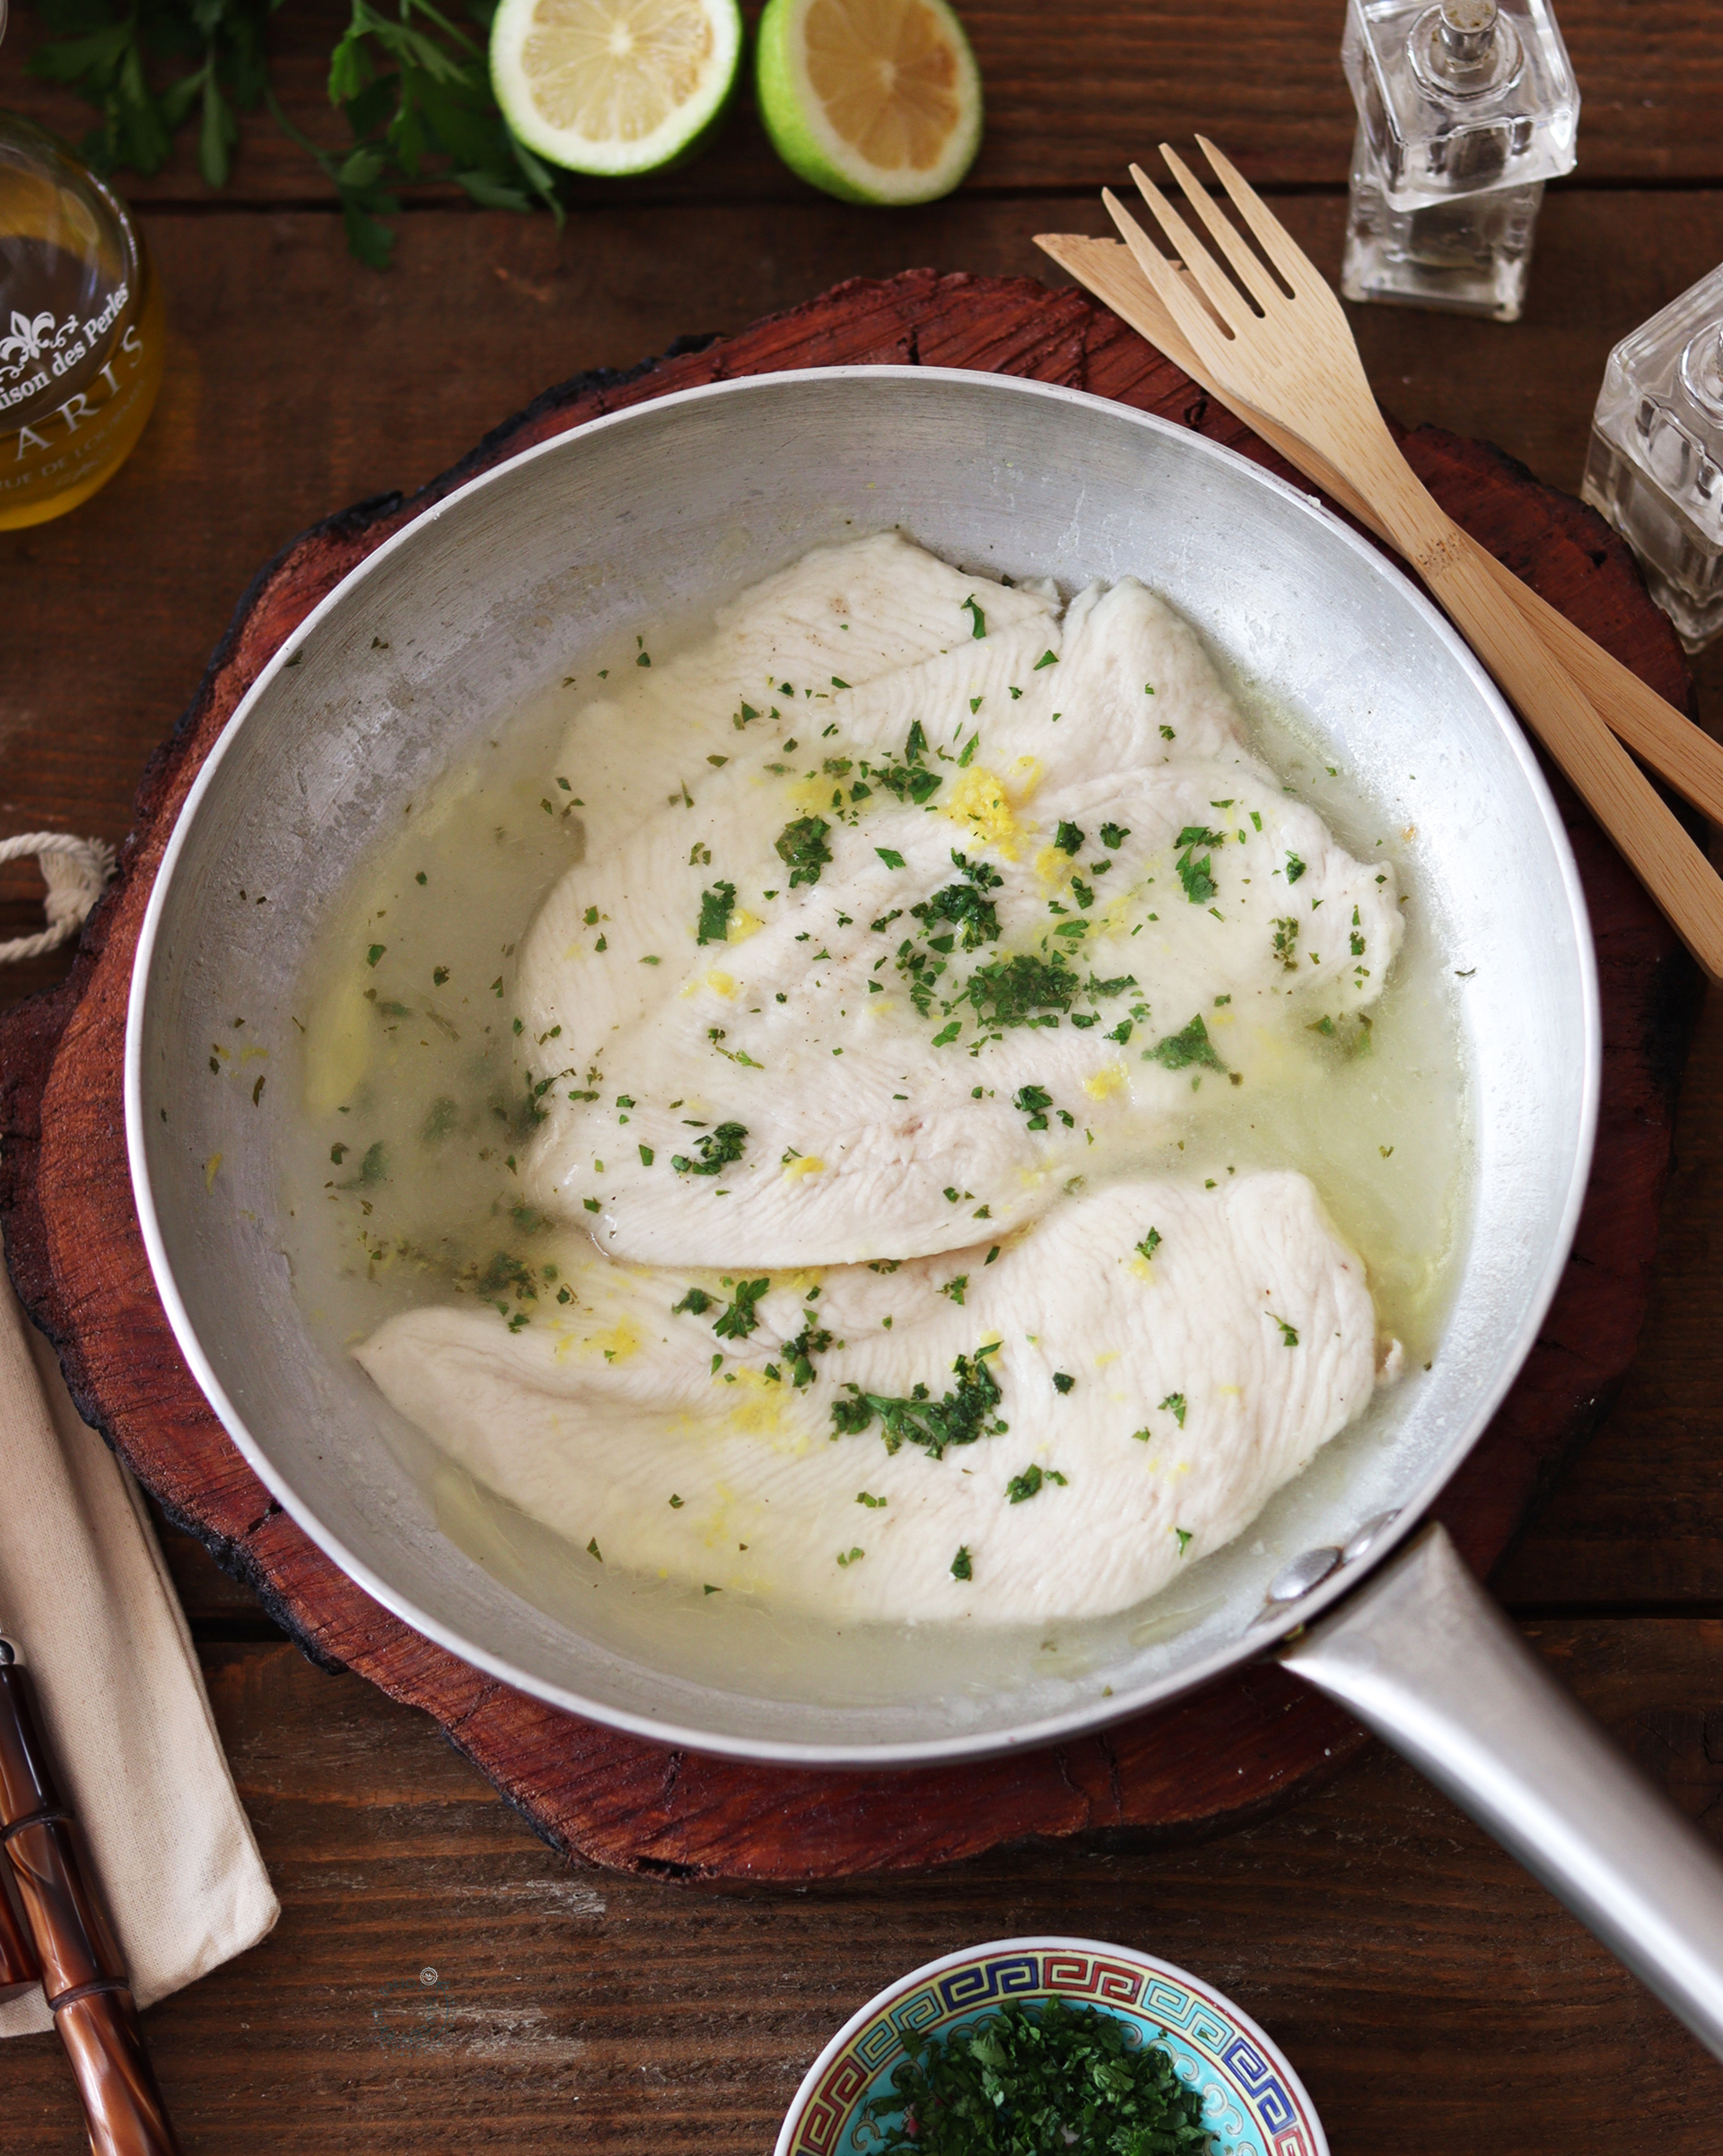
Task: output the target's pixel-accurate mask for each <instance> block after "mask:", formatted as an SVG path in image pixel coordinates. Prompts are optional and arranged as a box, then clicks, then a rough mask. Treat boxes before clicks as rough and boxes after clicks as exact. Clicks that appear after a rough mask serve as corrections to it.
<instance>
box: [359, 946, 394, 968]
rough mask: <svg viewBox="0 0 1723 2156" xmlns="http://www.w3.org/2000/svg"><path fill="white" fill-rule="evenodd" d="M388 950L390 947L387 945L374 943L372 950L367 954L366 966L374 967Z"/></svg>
mask: <svg viewBox="0 0 1723 2156" xmlns="http://www.w3.org/2000/svg"><path fill="white" fill-rule="evenodd" d="M388 949H389V945H388V944H387V943H373V944H372V946H371V949H370V950H369V951H366V953H365V963H366V965H367V966H374V965H375V964H376V963H377V961H378V960H379V959H380V958H381V957H382V955H383V953H384V951H387V950H388Z"/></svg>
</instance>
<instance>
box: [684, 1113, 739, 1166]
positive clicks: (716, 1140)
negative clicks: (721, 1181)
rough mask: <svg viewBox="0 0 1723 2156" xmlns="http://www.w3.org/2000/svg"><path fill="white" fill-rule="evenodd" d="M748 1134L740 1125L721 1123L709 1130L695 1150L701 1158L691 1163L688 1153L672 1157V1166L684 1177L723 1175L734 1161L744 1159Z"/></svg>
mask: <svg viewBox="0 0 1723 2156" xmlns="http://www.w3.org/2000/svg"><path fill="white" fill-rule="evenodd" d="M747 1141H748V1132H747V1129H746V1128H745V1127H744V1126H743V1125H741V1124H739V1123H721V1124H720V1125H719V1126H718V1127H717V1129H716V1130H709V1131H708V1132H707V1133H706V1134H705V1135H704V1137H703V1138H701V1139H699V1140H698V1141H697V1142H696V1144H695V1151H696V1152H698V1153H699V1155H700V1158H699V1160H698V1161H691V1160H690V1159H689V1158H688V1156H687V1153H684V1152H675V1153H672V1154H671V1155H670V1166H671V1167H672V1168H674V1169H676V1170H678V1173H680V1174H682V1175H721V1174H722V1172H723V1170H725V1169H726V1168H728V1167H729V1166H730V1163H731V1162H732V1161H739V1160H740V1159H741V1157H742V1148H743V1146H744V1145H745V1144H747Z"/></svg>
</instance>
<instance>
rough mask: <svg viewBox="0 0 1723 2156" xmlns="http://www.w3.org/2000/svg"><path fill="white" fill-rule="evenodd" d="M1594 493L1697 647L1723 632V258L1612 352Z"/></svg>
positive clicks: (1595, 436)
mask: <svg viewBox="0 0 1723 2156" xmlns="http://www.w3.org/2000/svg"><path fill="white" fill-rule="evenodd" d="M1582 492H1583V493H1584V495H1585V497H1586V499H1587V501H1588V502H1589V503H1590V504H1591V505H1592V507H1593V508H1594V509H1599V510H1601V511H1602V512H1603V513H1604V514H1605V516H1606V517H1607V518H1608V519H1609V521H1610V522H1611V523H1612V524H1614V527H1615V529H1616V530H1617V531H1619V532H1620V533H1621V535H1622V538H1623V539H1625V540H1626V541H1627V543H1628V545H1629V546H1630V547H1631V548H1632V549H1633V551H1634V553H1635V554H1636V555H1637V556H1638V557H1639V561H1640V567H1641V568H1642V569H1643V570H1644V571H1645V581H1646V583H1648V584H1649V586H1650V587H1651V596H1652V597H1653V599H1655V600H1657V604H1658V605H1659V606H1660V607H1661V608H1662V609H1663V610H1664V612H1665V613H1666V614H1667V615H1668V617H1669V618H1670V620H1671V621H1673V622H1674V623H1675V632H1676V634H1677V635H1679V636H1680V638H1681V641H1682V643H1683V644H1684V645H1685V646H1686V648H1687V650H1688V651H1690V652H1696V651H1699V650H1701V648H1702V647H1703V646H1704V645H1705V644H1709V643H1710V641H1711V639H1712V638H1713V637H1714V636H1716V635H1720V634H1723V264H1719V267H1717V268H1716V269H1714V270H1712V272H1711V273H1710V276H1704V277H1701V279H1700V280H1699V282H1698V284H1697V285H1693V286H1692V289H1691V290H1690V291H1687V292H1684V293H1683V294H1682V295H1681V297H1680V298H1679V299H1678V300H1672V301H1671V302H1669V304H1668V306H1666V308H1665V309H1664V310H1663V311H1662V313H1661V314H1654V315H1653V316H1652V317H1651V320H1649V322H1647V323H1646V324H1645V325H1644V327H1643V328H1641V329H1636V330H1634V332H1633V333H1632V335H1631V337H1623V338H1622V341H1621V343H1620V344H1619V345H1617V346H1616V347H1615V349H1614V351H1613V352H1612V353H1611V354H1610V355H1609V364H1608V365H1607V366H1606V367H1605V369H1604V386H1603V388H1602V389H1601V390H1599V391H1598V392H1597V408H1596V411H1595V412H1594V413H1593V415H1592V420H1591V447H1590V449H1589V451H1587V456H1586V480H1585V486H1584V487H1583V489H1582Z"/></svg>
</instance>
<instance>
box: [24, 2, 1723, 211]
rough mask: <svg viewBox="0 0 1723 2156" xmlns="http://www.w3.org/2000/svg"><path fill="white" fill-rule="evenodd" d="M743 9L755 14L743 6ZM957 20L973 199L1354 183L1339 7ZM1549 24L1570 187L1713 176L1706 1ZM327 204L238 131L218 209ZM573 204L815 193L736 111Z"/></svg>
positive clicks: (56, 113) (282, 26) (974, 12)
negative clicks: (1168, 173) (1179, 162)
mask: <svg viewBox="0 0 1723 2156" xmlns="http://www.w3.org/2000/svg"><path fill="white" fill-rule="evenodd" d="M747 12H748V14H749V16H750V17H752V16H754V15H757V13H758V9H757V6H755V5H754V4H752V0H750V4H749V5H748V11H747ZM962 12H963V15H964V20H965V22H966V24H967V26H968V30H969V34H970V37H971V39H972V40H973V42H974V45H975V55H976V58H977V60H978V62H979V64H980V66H981V71H982V76H983V81H984V85H985V91H986V97H987V113H988V125H987V135H986V140H985V143H984V146H983V150H982V153H981V156H980V158H979V160H978V161H977V162H976V164H975V169H974V171H972V172H971V174H970V176H969V178H968V180H966V183H965V190H964V191H965V192H966V194H970V195H975V194H989V193H992V194H997V193H1000V192H1002V191H1011V190H1016V191H1022V190H1026V189H1032V188H1033V189H1040V188H1060V187H1071V188H1080V187H1097V186H1099V185H1100V184H1101V183H1103V182H1112V183H1114V184H1119V183H1121V182H1123V180H1124V176H1125V167H1126V165H1127V164H1128V162H1129V161H1130V160H1131V159H1132V158H1133V157H1135V158H1140V159H1141V158H1144V157H1146V156H1147V155H1148V154H1149V153H1150V151H1151V150H1152V148H1153V146H1154V145H1155V144H1156V143H1158V142H1159V141H1162V140H1164V139H1167V138H1168V137H1179V138H1182V137H1185V136H1190V135H1192V134H1193V133H1194V132H1195V131H1197V130H1198V129H1202V130H1203V132H1205V133H1211V134H1212V133H1216V132H1218V133H1219V134H1220V136H1221V139H1222V140H1223V142H1224V144H1225V145H1226V147H1227V148H1228V149H1229V150H1230V151H1231V152H1232V153H1233V155H1234V157H1235V158H1236V159H1237V161H1238V163H1239V164H1240V165H1241V166H1242V167H1243V169H1244V170H1245V171H1246V173H1247V174H1248V175H1249V177H1250V178H1251V179H1253V180H1258V181H1261V182H1266V183H1272V184H1281V185H1299V186H1312V185H1320V186H1327V187H1332V188H1344V187H1345V184H1346V172H1347V161H1348V157H1349V154H1350V152H1351V140H1352V131H1353V113H1352V107H1351V100H1350V97H1349V96H1348V93H1347V90H1346V84H1345V80H1344V77H1343V74H1342V73H1341V68H1340V32H1341V19H1342V11H1341V9H1340V8H1339V7H1338V6H1337V5H1336V6H1334V7H1325V8H1311V7H1309V6H1308V5H1306V4H1303V0H1238V4H1236V5H1233V6H1231V7H1229V8H1228V9H1227V10H1226V11H1225V12H1224V13H1223V14H1221V15H1218V16H1217V15H1215V14H1212V13H1206V12H1201V11H1198V12H1193V11H1192V10H1191V9H1189V8H1188V7H1184V6H1181V5H1179V4H1177V0H1098V4H1094V0H971V4H968V5H966V6H965V8H964V9H963V11H962ZM348 13H349V11H348V9H347V7H346V6H345V4H342V0H295V4H294V5H293V6H292V7H290V8H284V9H283V10H282V11H281V13H279V14H278V15H277V16H276V18H275V20H274V22H273V23H272V25H271V31H270V45H271V50H272V52H273V53H274V55H275V71H276V90H277V94H278V95H279V96H280V98H281V101H282V103H283V106H284V109H285V110H286V111H287V113H288V116H289V118H291V119H292V120H293V124H294V125H295V126H296V127H299V128H300V129H301V130H302V132H303V133H305V134H308V135H310V136H311V137H312V138H313V139H314V140H316V141H318V142H320V143H322V144H324V145H327V146H328V147H329V148H331V149H337V150H339V151H341V152H343V153H345V147H346V146H347V145H346V144H345V140H344V137H345V124H344V123H343V122H342V120H341V119H340V118H339V117H338V115H337V114H336V113H335V112H334V111H332V110H331V109H330V106H329V103H328V92H327V82H328V57H329V51H330V48H331V47H332V46H333V44H334V42H335V40H336V39H337V36H338V35H339V34H340V31H341V30H342V28H343V27H344V26H345V22H346V21H347V18H348ZM1559 13H1560V17H1561V28H1562V32H1563V35H1564V36H1565V38H1566V39H1567V42H1568V47H1569V49H1570V53H1571V55H1572V58H1573V64H1574V69H1575V73H1576V74H1577V76H1578V79H1579V88H1580V94H1581V99H1582V117H1581V125H1580V135H1579V158H1580V164H1579V174H1578V177H1579V180H1580V181H1581V182H1582V183H1595V182H1597V181H1608V182H1622V181H1634V180H1659V181H1667V180H1683V181H1686V182H1689V183H1693V182H1701V183H1712V182H1715V181H1717V180H1719V179H1723V148H1720V147H1719V133H1718V127H1717V112H1718V110H1719V103H1720V102H1723V44H1720V43H1719V39H1718V38H1717V36H1716V34H1715V31H1716V23H1715V16H1714V14H1713V13H1712V11H1711V9H1710V7H1708V6H1707V5H1706V4H1705V0H1637V4H1635V5H1634V6H1633V7H1632V8H1631V9H1623V8H1622V7H1621V6H1620V5H1619V4H1616V0H1563V4H1562V5H1561V9H1560V11H1559ZM39 37H40V31H39V25H38V23H37V22H36V21H35V20H34V18H33V17H32V16H30V15H23V16H22V18H21V19H20V21H19V22H18V23H17V25H16V27H15V28H14V30H13V35H12V37H11V39H9V40H8V43H7V46H6V48H5V53H4V58H0V102H4V104H5V105H6V106H8V107H11V108H13V109H14V110H20V111H22V112H26V113H28V114H30V115H31V117H32V118H39V119H40V120H41V121H42V122H43V124H44V125H46V126H48V127H55V128H57V130H58V131H60V132H61V133H63V134H66V135H67V136H70V137H71V138H72V139H73V140H74V141H75V140H77V139H79V138H80V137H81V136H83V133H84V132H85V130H86V129H87V128H88V127H90V125H91V122H92V117H93V115H92V111H91V109H90V108H89V107H88V106H86V105H84V104H83V103H82V102H81V101H79V100H78V99H77V98H75V97H74V96H72V95H71V94H70V93H68V92H65V91H60V90H57V89H55V88H53V87H52V86H51V85H48V84H45V83H38V82H37V81H35V80H34V78H33V77H31V76H30V75H28V74H25V73H24V71H23V66H22V63H23V61H24V59H25V58H26V57H27V56H28V54H29V53H30V52H31V50H32V49H33V48H34V47H35V45H36V44H37V43H38V42H39ZM191 135H192V130H190V129H188V130H187V132H186V134H185V136H182V138H181V143H180V145H179V147H178V148H177V150H176V153H175V155H174V157H173V160H172V162H171V163H170V165H169V166H168V167H167V169H166V170H165V171H162V173H160V174H159V175H157V176H156V177H155V178H153V179H152V180H144V179H142V178H140V177H139V176H137V175H135V174H127V175H125V176H123V179H122V185H123V186H124V188H125V189H126V191H127V193H128V194H129V195H131V196H132V197H134V198H136V199H137V200H139V201H151V200H153V201H175V202H184V201H188V200H205V199H207V198H208V197H207V194H206V189H205V188H204V187H203V183H202V181H201V180H199V179H198V177H197V169H196V163H195V159H194V157H193V154H192V148H191ZM329 194H330V189H329V188H328V185H327V183H326V182H325V181H324V180H323V179H322V177H321V175H320V173H319V171H317V169H316V168H315V166H314V165H313V164H312V163H311V162H310V160H309V159H308V158H307V157H306V156H305V155H304V153H302V151H300V150H299V149H298V148H296V147H295V146H294V145H293V144H292V143H290V142H289V141H287V140H286V139H285V138H284V136H282V135H281V133H280V132H279V130H278V129H277V128H276V127H275V126H274V125H273V123H272V122H271V121H270V120H269V119H268V118H267V116H266V115H263V114H261V113H259V114H258V115H255V116H251V117H248V118H246V119H245V120H244V122H243V123H242V136H241V145H240V149H239V153H238V156H237V159H236V163H235V170H234V176H233V180H232V183H231V186H230V188H229V190H228V194H227V197H226V199H229V200H232V201H235V202H243V203H269V204H288V203H305V202H308V201H311V200H317V199H325V198H328V196H329ZM570 194H571V198H572V199H573V201H574V202H576V203H577V204H579V205H580V206H582V207H588V206H611V205H613V204H615V203H616V202H617V201H618V200H621V201H628V200H641V199H652V200H659V201H663V200H679V201H686V202H702V203H704V202H710V201H711V200H712V199H713V198H714V197H717V198H722V199H723V200H725V201H731V202H741V201H757V200H764V199H771V200H777V201H783V202H796V201H801V202H805V201H807V200H808V199H809V189H808V188H804V187H803V186H802V185H801V183H800V181H798V180H793V179H792V177H791V176H790V174H789V173H788V172H787V171H785V170H784V168H783V166H782V165H781V164H779V162H777V160H776V158H775V157H774V154H773V153H772V149H771V146H770V145H769V143H768V142H767V141H766V138H765V132H764V130H763V129H762V128H761V127H760V125H759V122H758V120H757V118H756V116H755V114H754V112H753V110H752V109H751V104H749V103H748V102H747V101H745V102H744V107H743V110H741V111H740V112H739V114H738V115H737V118H736V119H735V121H734V123H733V124H732V126H731V127H730V130H729V131H728V133H727V134H726V135H725V136H723V138H722V141H721V142H720V143H719V144H718V145H716V147H715V148H714V149H713V151H712V152H711V153H709V154H708V155H707V156H705V157H704V158H702V159H701V160H700V161H699V162H698V163H697V164H695V165H693V166H690V167H688V168H687V170H686V171H679V172H669V173H660V174H658V175H655V176H654V177H652V179H650V180H643V181H638V182H633V183H620V184H619V183H617V182H610V183H594V182H590V181H586V182H582V181H575V182H573V183H572V184H571V188H570ZM579 222H580V221H579V220H577V223H579Z"/></svg>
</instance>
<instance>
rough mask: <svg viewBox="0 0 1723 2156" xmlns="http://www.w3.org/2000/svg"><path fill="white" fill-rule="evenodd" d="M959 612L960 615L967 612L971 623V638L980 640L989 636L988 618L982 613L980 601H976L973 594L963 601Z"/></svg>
mask: <svg viewBox="0 0 1723 2156" xmlns="http://www.w3.org/2000/svg"><path fill="white" fill-rule="evenodd" d="M964 612H967V613H968V616H969V619H970V623H971V627H970V630H969V634H970V635H971V636H973V637H975V638H977V639H978V638H980V637H983V636H984V635H986V634H987V617H986V615H985V614H984V613H983V612H982V610H981V605H980V601H979V600H977V599H976V597H975V593H974V592H971V593H970V594H969V596H968V598H967V599H966V600H964V601H963V603H962V605H961V606H959V607H958V613H959V614H961V613H964Z"/></svg>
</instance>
